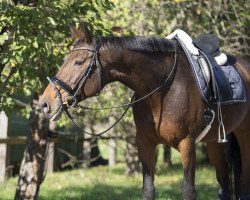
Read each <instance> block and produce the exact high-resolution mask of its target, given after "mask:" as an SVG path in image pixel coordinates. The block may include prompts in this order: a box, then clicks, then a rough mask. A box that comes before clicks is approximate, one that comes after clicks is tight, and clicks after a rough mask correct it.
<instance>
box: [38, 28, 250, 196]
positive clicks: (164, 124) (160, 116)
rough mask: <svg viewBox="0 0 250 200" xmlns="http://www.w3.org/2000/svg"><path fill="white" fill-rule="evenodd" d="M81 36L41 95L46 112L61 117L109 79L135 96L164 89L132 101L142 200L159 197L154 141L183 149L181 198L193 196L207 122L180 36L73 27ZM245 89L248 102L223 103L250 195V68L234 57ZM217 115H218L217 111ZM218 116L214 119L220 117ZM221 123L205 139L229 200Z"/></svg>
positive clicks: (243, 190)
mask: <svg viewBox="0 0 250 200" xmlns="http://www.w3.org/2000/svg"><path fill="white" fill-rule="evenodd" d="M71 31H72V34H73V36H74V37H75V38H76V43H75V46H74V49H73V50H72V51H71V52H70V54H69V55H68V56H67V57H66V59H65V62H64V64H63V65H62V67H61V69H60V70H59V72H58V73H57V75H56V77H54V78H51V79H50V82H51V84H49V85H48V86H47V88H46V90H45V91H44V94H43V96H42V98H41V106H42V108H43V111H44V113H45V116H46V117H48V118H50V119H52V120H56V119H57V118H59V116H60V114H61V113H62V111H63V107H65V106H66V105H67V106H72V104H76V103H77V102H79V101H82V100H84V99H86V98H89V97H92V96H94V95H96V94H98V93H99V92H100V91H101V89H102V88H103V87H104V86H105V85H107V84H108V83H110V82H114V81H119V82H121V83H123V84H124V85H126V86H127V87H129V88H131V89H132V90H134V91H135V93H136V99H139V98H141V97H144V96H145V95H147V94H149V93H151V92H152V91H154V90H155V88H157V87H159V86H160V85H162V83H164V85H163V86H162V87H160V88H159V89H158V90H156V91H155V92H154V93H153V94H151V95H150V96H148V97H147V98H145V99H144V100H142V101H139V102H137V103H136V104H134V105H133V114H134V119H135V124H136V129H137V134H136V139H137V147H138V152H139V157H140V160H141V162H142V166H143V188H142V198H143V199H154V195H155V188H154V171H155V153H156V146H157V145H158V144H160V143H163V144H167V145H170V146H171V147H173V148H175V149H177V150H178V151H179V152H180V154H181V160H182V166H183V198H184V199H196V193H195V184H194V182H195V181H194V179H195V161H196V155H195V139H196V138H197V136H198V135H199V134H200V133H201V131H202V129H203V126H204V108H205V107H210V108H212V109H216V107H215V105H208V104H207V103H204V101H203V100H202V98H201V95H200V92H199V89H198V86H197V83H196V80H195V78H194V75H193V72H192V69H191V67H190V65H189V62H188V60H187V58H186V56H185V53H184V52H183V50H182V48H181V47H180V45H179V43H178V42H176V41H175V40H166V39H163V38H158V37H93V36H92V34H91V32H90V31H89V30H88V29H87V28H86V27H85V28H84V30H77V29H75V28H73V27H72V28H71ZM235 65H236V66H237V69H238V71H239V72H240V74H241V76H242V77H243V79H244V83H245V86H246V98H247V101H246V102H245V103H238V104H233V105H225V106H222V113H223V119H224V125H225V129H226V133H230V132H232V131H235V133H236V134H235V136H236V138H237V140H238V143H239V147H240V155H238V156H240V157H241V173H240V174H239V176H240V177H239V184H238V186H239V188H238V192H239V195H241V199H250V196H249V195H250V159H249V158H248V157H249V155H250V145H249V143H250V133H249V130H250V113H249V103H250V101H249V97H250V67H249V65H248V63H247V62H246V61H245V60H243V59H241V58H237V62H236V63H235ZM216 117H217V116H216ZM215 119H216V118H215ZM217 134H218V122H217V120H214V123H213V124H212V128H211V129H210V131H209V132H208V134H207V135H206V136H205V137H204V138H203V139H202V142H206V143H207V147H208V154H209V158H210V160H211V162H212V164H213V165H214V166H215V169H216V174H217V179H218V181H219V183H220V185H221V188H222V190H221V193H222V194H221V195H220V198H221V199H229V195H228V193H229V185H230V184H229V178H228V177H229V169H228V165H227V162H226V156H225V154H224V150H223V149H224V145H223V144H218V143H217V139H218V135H217Z"/></svg>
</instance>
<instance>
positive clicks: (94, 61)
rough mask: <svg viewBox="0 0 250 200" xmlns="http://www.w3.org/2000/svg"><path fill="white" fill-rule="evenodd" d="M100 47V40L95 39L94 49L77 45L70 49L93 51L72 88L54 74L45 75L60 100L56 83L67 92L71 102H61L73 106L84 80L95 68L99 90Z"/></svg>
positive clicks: (100, 85)
mask: <svg viewBox="0 0 250 200" xmlns="http://www.w3.org/2000/svg"><path fill="white" fill-rule="evenodd" d="M100 48H101V42H100V40H97V41H96V45H95V48H94V49H90V48H83V47H79V48H74V49H72V50H71V51H79V50H86V51H90V52H92V53H93V56H92V58H91V61H90V63H89V65H88V67H87V68H86V70H85V72H84V73H83V75H82V76H81V78H80V79H79V80H78V81H77V83H76V84H75V86H74V88H73V89H72V88H71V87H70V86H69V85H68V84H67V83H65V82H64V81H62V80H61V79H59V78H57V77H56V76H53V77H51V78H49V77H47V79H48V81H49V82H50V83H51V84H52V85H53V86H54V89H55V91H56V93H57V97H58V98H60V101H61V102H63V101H62V95H61V94H60V92H59V90H58V89H57V87H56V85H58V86H60V87H61V88H62V89H63V90H64V91H66V92H67V93H68V94H69V97H68V99H70V100H71V101H72V102H73V103H72V104H71V105H70V104H69V102H63V104H67V106H68V107H75V106H76V105H77V103H78V102H79V101H78V96H79V95H82V94H81V88H82V87H83V86H84V85H85V84H86V81H87V80H88V79H89V78H90V77H91V75H92V74H93V73H94V71H95V70H97V71H98V74H99V92H100V91H101V89H102V82H101V69H102V67H101V64H100V62H99V49H100Z"/></svg>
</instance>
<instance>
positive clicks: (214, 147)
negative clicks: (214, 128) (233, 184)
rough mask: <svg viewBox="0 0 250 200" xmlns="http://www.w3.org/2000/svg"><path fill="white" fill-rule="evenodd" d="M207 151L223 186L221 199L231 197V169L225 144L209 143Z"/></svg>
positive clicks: (224, 199)
mask: <svg viewBox="0 0 250 200" xmlns="http://www.w3.org/2000/svg"><path fill="white" fill-rule="evenodd" d="M207 153H208V157H209V160H210V162H211V164H212V165H213V166H214V167H215V170H216V177H217V180H218V182H219V184H220V186H221V190H220V191H219V194H218V195H219V199H220V200H227V199H229V198H230V197H229V169H228V165H227V162H226V158H225V153H224V145H223V144H219V143H217V141H215V142H209V143H207Z"/></svg>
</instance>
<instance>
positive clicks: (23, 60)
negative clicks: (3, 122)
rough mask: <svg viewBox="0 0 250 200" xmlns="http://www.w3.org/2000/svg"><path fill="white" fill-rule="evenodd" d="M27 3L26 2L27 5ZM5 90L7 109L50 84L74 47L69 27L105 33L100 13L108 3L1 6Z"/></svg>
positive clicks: (40, 0) (0, 72)
mask: <svg viewBox="0 0 250 200" xmlns="http://www.w3.org/2000/svg"><path fill="white" fill-rule="evenodd" d="M23 2H25V3H23ZM0 6H1V7H0V12H1V15H0V45H1V59H0V60H1V63H0V64H1V68H0V76H1V86H2V87H1V88H0V90H1V91H0V93H1V96H2V105H1V107H3V108H4V109H5V110H6V109H9V108H11V107H12V106H13V98H16V96H17V95H26V96H30V95H31V93H32V92H33V91H37V90H39V91H42V90H41V89H43V88H44V86H45V85H47V80H46V76H51V75H54V74H55V71H56V70H57V68H58V67H59V66H60V65H61V64H62V62H63V58H64V56H65V55H66V53H67V51H68V47H69V45H70V44H71V40H70V32H69V28H68V26H69V24H70V23H73V24H76V23H77V22H78V21H79V19H82V20H84V21H85V23H87V24H88V26H89V28H90V29H91V30H92V31H94V33H96V34H105V33H107V31H105V29H104V26H103V24H102V22H101V16H100V13H101V12H104V11H106V10H107V9H110V8H111V7H112V4H111V3H109V1H108V0H104V1H99V0H89V1H82V0H59V1H54V0H53V1H48V0H36V1H11V0H8V1H6V0H4V1H3V2H1V3H0Z"/></svg>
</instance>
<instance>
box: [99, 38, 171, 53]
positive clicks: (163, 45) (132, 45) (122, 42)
mask: <svg viewBox="0 0 250 200" xmlns="http://www.w3.org/2000/svg"><path fill="white" fill-rule="evenodd" d="M99 39H100V40H101V43H102V45H103V46H104V47H105V46H107V47H109V48H114V49H118V50H119V49H121V50H131V51H137V52H142V53H153V52H159V53H167V52H173V51H174V44H173V42H172V41H171V40H167V39H165V38H160V37H153V36H135V37H133V36H123V37H115V36H112V37H99Z"/></svg>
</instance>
